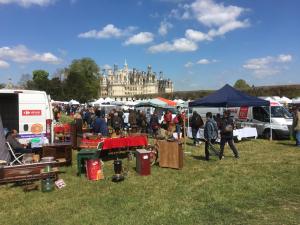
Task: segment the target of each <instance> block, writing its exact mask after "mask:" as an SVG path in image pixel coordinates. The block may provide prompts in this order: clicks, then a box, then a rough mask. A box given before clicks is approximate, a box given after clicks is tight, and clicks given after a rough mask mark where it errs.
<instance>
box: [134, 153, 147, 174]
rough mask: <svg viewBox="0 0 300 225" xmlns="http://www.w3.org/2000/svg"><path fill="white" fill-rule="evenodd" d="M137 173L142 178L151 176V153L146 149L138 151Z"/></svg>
mask: <svg viewBox="0 0 300 225" xmlns="http://www.w3.org/2000/svg"><path fill="white" fill-rule="evenodd" d="M136 172H137V173H138V174H139V175H141V176H148V175H150V174H151V164H150V151H147V150H145V149H138V150H137V151H136Z"/></svg>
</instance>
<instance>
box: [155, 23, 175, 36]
mask: <svg viewBox="0 0 300 225" xmlns="http://www.w3.org/2000/svg"><path fill="white" fill-rule="evenodd" d="M172 27H173V24H171V23H169V22H167V21H165V20H164V21H161V22H160V26H159V28H158V33H159V34H160V35H162V36H165V35H166V34H168V31H169V29H171V28H172Z"/></svg>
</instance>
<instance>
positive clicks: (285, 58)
mask: <svg viewBox="0 0 300 225" xmlns="http://www.w3.org/2000/svg"><path fill="white" fill-rule="evenodd" d="M277 60H278V62H290V61H292V56H291V55H284V54H281V55H279V56H278V58H277Z"/></svg>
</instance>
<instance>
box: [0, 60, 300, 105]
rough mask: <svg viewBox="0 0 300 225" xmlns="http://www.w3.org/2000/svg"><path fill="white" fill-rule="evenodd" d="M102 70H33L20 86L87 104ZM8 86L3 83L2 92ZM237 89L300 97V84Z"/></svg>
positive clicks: (187, 94)
mask: <svg viewBox="0 0 300 225" xmlns="http://www.w3.org/2000/svg"><path fill="white" fill-rule="evenodd" d="M99 78H100V68H99V67H98V65H97V64H96V62H95V61H94V60H93V59H91V58H82V59H75V60H73V61H72V63H71V64H70V65H69V66H68V67H66V68H64V69H60V70H57V71H56V72H55V73H54V74H53V75H52V76H51V77H50V76H49V73H48V72H47V71H45V70H34V71H33V72H32V74H23V75H22V77H21V79H20V81H19V83H18V87H21V88H24V89H31V90H43V91H46V93H47V94H50V96H51V98H52V99H55V100H59V101H65V100H71V99H76V100H78V101H80V102H88V101H90V100H93V99H97V98H99V91H100V79H99ZM5 86H7V85H5V84H1V83H0V89H1V88H4V87H5ZM234 87H235V88H237V89H239V90H242V91H244V92H246V93H248V94H250V95H253V96H286V97H289V98H293V97H298V96H300V85H279V86H264V87H255V86H253V85H252V86H251V85H249V84H248V83H247V82H246V81H245V80H243V79H239V80H237V81H236V82H235V84H234ZM212 92H213V90H199V91H194V90H193V91H177V92H173V93H165V94H148V95H136V96H135V97H136V98H138V99H145V98H153V97H158V96H160V97H164V98H168V99H175V98H177V99H183V100H188V99H197V98H201V97H204V96H206V95H208V94H210V93H212Z"/></svg>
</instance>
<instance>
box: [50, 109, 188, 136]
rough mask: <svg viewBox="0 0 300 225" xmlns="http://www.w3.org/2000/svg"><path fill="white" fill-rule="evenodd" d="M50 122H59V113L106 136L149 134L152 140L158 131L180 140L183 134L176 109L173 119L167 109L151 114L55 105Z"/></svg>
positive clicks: (132, 110)
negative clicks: (175, 136) (125, 133)
mask: <svg viewBox="0 0 300 225" xmlns="http://www.w3.org/2000/svg"><path fill="white" fill-rule="evenodd" d="M53 113H54V119H55V120H56V121H59V119H60V117H61V115H62V113H65V114H66V115H69V116H72V117H74V119H76V121H78V123H79V126H83V127H88V128H90V129H91V131H92V132H94V133H101V135H102V136H108V135H109V134H111V133H112V132H115V133H116V134H119V133H120V132H124V131H125V132H126V131H127V132H128V131H130V132H133V133H137V132H139V133H150V134H152V135H153V136H154V137H156V136H157V135H158V134H159V131H160V129H164V130H166V131H169V132H170V133H171V132H172V131H173V132H176V133H177V137H180V134H181V133H184V132H183V126H184V117H185V113H184V112H183V111H182V110H181V109H180V108H177V111H176V115H175V116H174V115H173V114H172V112H171V110H163V111H161V110H154V112H153V113H152V114H148V113H145V112H144V111H142V110H137V109H128V110H124V109H121V108H119V109H117V108H112V109H110V110H108V108H105V107H99V108H98V107H92V106H90V107H82V106H67V107H61V106H59V105H57V106H55V107H54V109H53Z"/></svg>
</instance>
